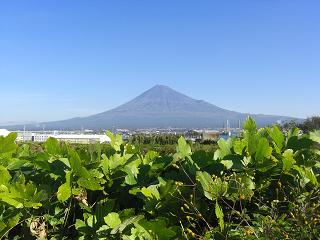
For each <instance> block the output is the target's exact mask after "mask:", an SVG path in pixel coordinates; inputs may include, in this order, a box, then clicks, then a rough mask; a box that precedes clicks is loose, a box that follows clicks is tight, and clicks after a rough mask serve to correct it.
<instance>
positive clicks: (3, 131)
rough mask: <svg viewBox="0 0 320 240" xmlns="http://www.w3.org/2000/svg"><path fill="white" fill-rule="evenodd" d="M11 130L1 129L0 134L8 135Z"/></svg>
mask: <svg viewBox="0 0 320 240" xmlns="http://www.w3.org/2000/svg"><path fill="white" fill-rule="evenodd" d="M10 133H11V132H10V131H8V130H7V129H0V136H2V137H6V136H8V135H9V134H10Z"/></svg>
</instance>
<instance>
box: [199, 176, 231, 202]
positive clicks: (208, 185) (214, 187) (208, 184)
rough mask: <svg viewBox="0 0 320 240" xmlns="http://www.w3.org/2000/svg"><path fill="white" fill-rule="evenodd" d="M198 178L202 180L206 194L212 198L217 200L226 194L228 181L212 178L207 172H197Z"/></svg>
mask: <svg viewBox="0 0 320 240" xmlns="http://www.w3.org/2000/svg"><path fill="white" fill-rule="evenodd" d="M196 179H197V181H198V182H200V184H201V186H202V189H203V192H204V195H205V196H206V197H207V198H208V199H210V200H216V199H218V198H221V197H222V196H224V195H225V194H226V192H227V188H228V186H227V183H225V182H222V180H221V179H220V178H216V179H215V180H213V179H212V177H211V175H210V174H209V173H207V172H200V171H198V172H197V173H196Z"/></svg>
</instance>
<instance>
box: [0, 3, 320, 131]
mask: <svg viewBox="0 0 320 240" xmlns="http://www.w3.org/2000/svg"><path fill="white" fill-rule="evenodd" d="M319 9H320V3H319V2H318V1H308V2H301V1H289V0H285V1H281V2H280V1H276V0H274V1H254V0H249V1H245V2H243V1H240V2H239V1H229V2H228V4H226V3H225V2H212V1H202V2H201V3H199V2H194V1H174V2H172V1H161V2H150V1H139V2H133V1H121V2H119V1H108V2H106V1H95V2H87V1H77V2H65V1H56V2H40V1H28V2H22V1H10V2H1V3H0V34H1V38H0V52H1V54H0V79H1V80H0V83H1V89H0V109H1V115H0V124H1V125H3V124H6V123H12V124H16V123H23V122H44V121H55V120H63V119H69V118H73V117H83V116H89V115H92V114H96V113H100V112H104V111H107V110H110V109H112V108H115V107H117V106H119V105H121V104H123V103H125V102H127V101H129V100H131V99H133V98H134V97H136V96H137V95H139V94H141V93H142V92H144V91H146V90H148V89H149V88H151V87H152V86H154V85H156V84H162V85H167V86H169V87H171V88H173V89H175V90H177V91H179V92H181V93H183V94H186V95H188V96H190V97H192V98H194V99H199V100H205V101H207V102H209V103H212V104H214V105H217V106H219V107H221V108H225V109H228V110H233V111H238V112H244V113H256V114H259V113H261V114H272V115H283V116H292V117H299V118H306V117H309V116H312V115H318V114H320V108H319V102H320V94H319V93H318V92H319V89H320V81H319V78H320V68H319V66H320V59H319V56H320V45H319V42H320V27H319V22H320V15H319V14H318V12H319Z"/></svg>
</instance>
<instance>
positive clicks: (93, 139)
mask: <svg viewBox="0 0 320 240" xmlns="http://www.w3.org/2000/svg"><path fill="white" fill-rule="evenodd" d="M51 137H54V138H56V139H58V140H59V141H65V142H70V143H82V144H89V143H97V142H99V143H109V142H110V138H109V137H108V136H107V135H96V134H94V135H89V134H61V135H52V136H51Z"/></svg>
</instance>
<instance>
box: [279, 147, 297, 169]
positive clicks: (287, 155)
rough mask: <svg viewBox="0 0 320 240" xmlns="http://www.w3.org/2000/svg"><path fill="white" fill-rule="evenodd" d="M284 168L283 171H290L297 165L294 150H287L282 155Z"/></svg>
mask: <svg viewBox="0 0 320 240" xmlns="http://www.w3.org/2000/svg"><path fill="white" fill-rule="evenodd" d="M282 156H283V158H282V168H283V171H286V172H287V171H289V170H290V169H291V168H292V167H293V165H294V164H295V163H296V161H295V160H294V158H293V150H292V149H287V150H285V151H284V153H283V154H282Z"/></svg>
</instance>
